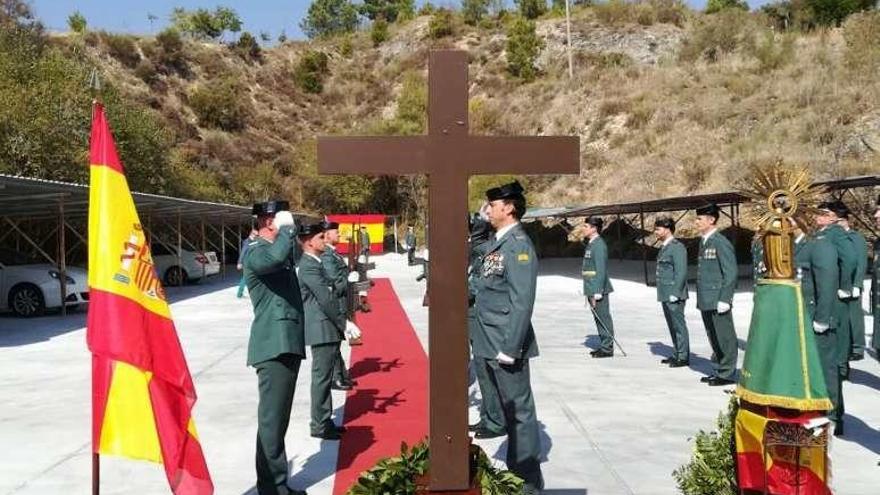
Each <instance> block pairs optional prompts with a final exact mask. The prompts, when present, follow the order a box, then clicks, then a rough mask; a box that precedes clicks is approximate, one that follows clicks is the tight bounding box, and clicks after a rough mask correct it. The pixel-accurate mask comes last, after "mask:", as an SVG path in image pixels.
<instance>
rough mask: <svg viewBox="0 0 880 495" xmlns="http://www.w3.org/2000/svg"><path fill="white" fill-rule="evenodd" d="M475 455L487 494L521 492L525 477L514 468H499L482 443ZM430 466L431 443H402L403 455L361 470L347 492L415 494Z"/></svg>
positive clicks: (361, 494) (355, 494)
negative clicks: (419, 478) (429, 444)
mask: <svg viewBox="0 0 880 495" xmlns="http://www.w3.org/2000/svg"><path fill="white" fill-rule="evenodd" d="M471 455H472V457H473V459H472V462H473V464H474V465H475V469H476V472H475V473H474V476H475V478H476V479H478V480H479V482H480V487H481V492H482V494H483V495H508V494H515V493H520V491H521V490H522V485H523V481H522V480H521V479H520V478H518V477H517V476H516V475H515V474H513V473H511V472H510V471H502V470H500V469H497V468H495V467H494V466H493V465H492V462H491V461H490V460H489V457H488V456H487V455H486V453H485V452H483V451H482V449H480V448H479V447H473V448H472V452H471ZM427 469H428V445H427V443H425V442H421V443H419V444H418V445H414V446H413V447H412V449H410V448H409V447H408V446H407V445H406V444H405V443H404V444H402V445H401V446H400V456H398V457H391V458H386V459H382V460H380V461H379V463H378V464H376V466H375V467H373V468H372V469H369V470H367V471H365V472H364V473H361V475H360V477H359V478H358V480H357V483H355V485H354V486H352V487H351V489H350V490H349V491H348V494H347V495H386V494H394V495H411V494H414V493H415V492H416V478H417V477H419V476H421V475H424V474H425V473H426V472H427Z"/></svg>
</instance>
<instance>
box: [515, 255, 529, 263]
mask: <svg viewBox="0 0 880 495" xmlns="http://www.w3.org/2000/svg"><path fill="white" fill-rule="evenodd" d="M529 259H530V258H529V253H519V254H518V255H516V261H519V262H520V263H528V262H529Z"/></svg>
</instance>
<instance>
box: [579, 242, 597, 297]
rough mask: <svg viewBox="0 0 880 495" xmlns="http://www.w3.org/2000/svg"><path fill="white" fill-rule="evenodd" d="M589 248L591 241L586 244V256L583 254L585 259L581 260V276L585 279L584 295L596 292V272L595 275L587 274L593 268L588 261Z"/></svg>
mask: <svg viewBox="0 0 880 495" xmlns="http://www.w3.org/2000/svg"><path fill="white" fill-rule="evenodd" d="M589 249H590V244H589V243H587V244H585V245H584V256H583V260H582V261H581V276H582V277H583V279H584V295H585V296H591V295H593V293H594V290H593V287H594V285H593V281H594V280H595V274H593V275H588V274H587V271H588V270H590V268H592V267H591V266H589V263H588V262H587V250H589ZM593 271H595V270H593Z"/></svg>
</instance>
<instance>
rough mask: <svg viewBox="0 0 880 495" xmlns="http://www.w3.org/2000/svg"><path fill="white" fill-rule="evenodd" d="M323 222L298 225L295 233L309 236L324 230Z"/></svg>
mask: <svg viewBox="0 0 880 495" xmlns="http://www.w3.org/2000/svg"><path fill="white" fill-rule="evenodd" d="M324 230H325V229H324V222H318V223H311V224H305V225H300V226H299V230H298V231H297V233H296V235H298V236H300V237H311V236H313V235H317V234H320V233H321V232H324Z"/></svg>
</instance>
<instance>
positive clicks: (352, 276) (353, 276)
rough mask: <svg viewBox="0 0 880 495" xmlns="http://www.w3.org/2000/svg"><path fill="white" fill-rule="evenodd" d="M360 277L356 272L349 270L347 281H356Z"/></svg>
mask: <svg viewBox="0 0 880 495" xmlns="http://www.w3.org/2000/svg"><path fill="white" fill-rule="evenodd" d="M360 279H361V275H360V274H359V273H358V272H349V273H348V281H349V282H357V281H358V280H360Z"/></svg>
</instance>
